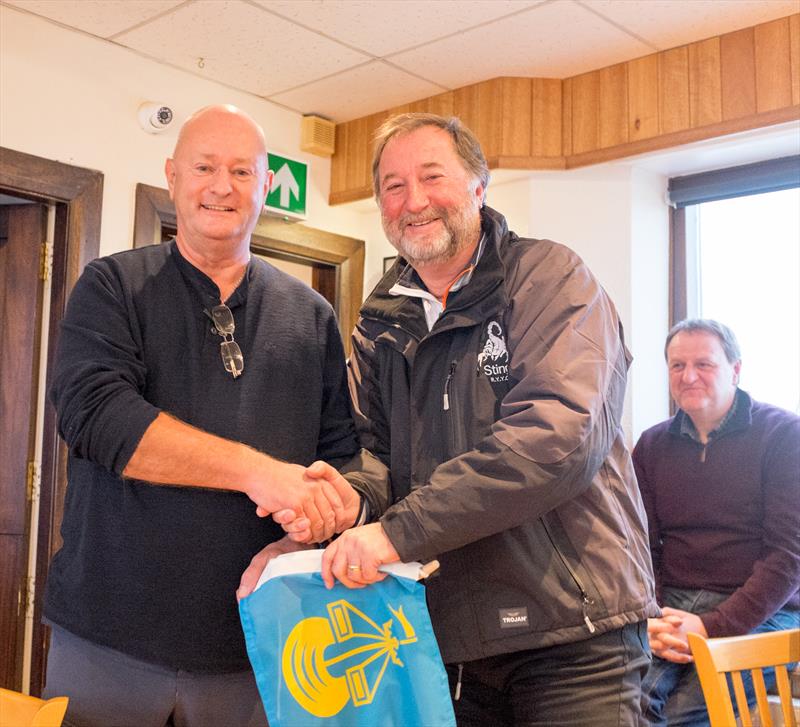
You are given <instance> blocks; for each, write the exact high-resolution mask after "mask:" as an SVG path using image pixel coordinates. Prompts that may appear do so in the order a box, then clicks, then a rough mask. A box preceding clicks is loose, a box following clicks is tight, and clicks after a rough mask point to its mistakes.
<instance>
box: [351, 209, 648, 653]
mask: <svg viewBox="0 0 800 727" xmlns="http://www.w3.org/2000/svg"><path fill="white" fill-rule="evenodd" d="M482 222H483V231H484V234H485V235H486V237H487V239H486V245H485V249H484V251H483V254H482V256H481V258H480V261H479V263H478V267H477V268H476V270H475V273H474V275H473V278H472V280H471V281H470V282H469V283H468V284H467V285H465V286H464V287H463V288H461V289H459V290H457V291H455V292H453V293H451V294H450V297H449V298H448V302H447V308H446V310H445V312H444V313H443V314H442V316H441V317H440V318H439V319H438V320H437V321H436V323H435V324H434V326H433V329H432V330H431V331H430V332H429V331H428V328H427V325H426V323H425V316H424V312H423V308H422V304H421V301H420V300H419V299H417V298H412V297H406V296H395V295H392V294H390V293H389V292H388V291H389V289H390V288H391V286H392V285H393V283H394V282H395V281H396V280H397V277H398V274H399V272H400V271H401V270H402V269H403V267H404V262H403V261H402V260H400V261H398V263H397V264H396V265H395V266H394V267H393V268H392V270H391V271H389V273H387V275H386V276H384V278H383V280H381V281H380V283H379V284H378V285H377V287H376V288H375V290H374V291H373V292H372V294H371V295H370V297H369V298H368V299H367V301H366V302H365V304H364V306H363V308H362V311H361V318H360V319H359V322H358V324H357V327H356V330H355V332H354V336H353V341H354V350H353V355H352V357H351V361H350V386H351V394H352V395H353V399H354V402H355V409H356V412H355V414H356V425H357V427H358V429H359V432H360V436H361V443H362V446H364V447H366V448H367V449H369V450H371V451H372V452H373V453H374V454H375V455H377V457H378V458H379V459H380V460H381V461H382V462H383V463H384V464H385V465H386V466H387V467H388V468H389V469H390V471H391V482H392V492H391V493H390V494H389V493H386V492H385V491H383V490H381V488H380V487H377V486H376V487H373V488H372V489H370V490H368V492H367V494H368V497H369V500H370V505H371V507H372V508H373V511H374V512H378V513H383V514H382V517H381V523H382V525H383V528H384V530H385V531H386V533H387V535H388V536H389V538H390V540H391V541H392V543H393V545H394V546H395V548H396V549H397V551H398V553H399V554H400V556H401V558H402V559H403V560H406V561H408V560H422V561H427V560H430V559H432V558H438V559H439V560H440V562H441V571H440V574H439V575H438V576H437V577H436V578H434V579H433V580H432V581H431V582H430V583H429V587H428V601H429V607H430V611H431V617H432V620H433V625H434V628H435V631H436V634H437V638H438V640H439V645H440V648H441V651H442V655H443V658H444V660H445V662H448V663H452V662H459V661H469V660H472V659H478V658H482V657H485V656H491V655H495V654H502V653H509V652H513V651H519V650H523V649H534V648H539V647H545V646H549V645H552V644H558V643H567V642H572V641H579V640H581V639H585V638H588V637H589V636H591V635H592V634H593V633H600V632H603V631H607V630H609V629H613V628H619V627H621V626H623V625H625V624H627V623H631V622H637V621H640V620H642V619H644V618H646V617H648V616H655V615H657V614H658V608H657V606H656V603H655V597H654V588H653V575H652V568H651V564H650V555H649V551H648V545H647V536H646V528H645V524H644V523H645V515H644V509H643V507H642V502H641V499H640V497H639V493H638V489H637V487H636V480H635V476H634V473H633V468H632V465H631V460H630V455H629V453H628V451H627V449H626V446H625V443H624V440H623V433H622V429H621V426H620V419H621V416H622V408H623V399H624V395H625V382H626V373H627V368H628V365H629V363H630V357H629V355H628V353H627V351H626V349H625V345H624V342H623V336H622V328H621V324H620V321H619V317H618V315H617V312H616V310H615V308H614V306H613V304H612V303H611V301H610V300H609V298H608V296H607V295H606V293H605V291H604V290H603V289H602V288H601V287H600V285H599V284H598V282H597V281H596V280H595V278H594V277H593V276H592V274H591V273H590V272H589V270H588V269H587V267H586V266H585V265H584V263H583V262H582V261H581V260H580V259H579V258H578V257H577V255H575V254H574V253H573V252H572V251H570V250H569V249H567V248H565V247H563V246H562V245H558V244H556V243H554V242H550V241H548V240H523V239H520V238H519V237H517V236H516V235H515V234H514V233H512V232H509V231H508V228H507V226H506V222H505V219H504V218H503V217H502V216H501V215H499V214H498V213H497V212H495V211H494V210H491V209H489V208H484V209H483V211H482Z"/></svg>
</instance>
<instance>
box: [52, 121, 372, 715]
mask: <svg viewBox="0 0 800 727" xmlns="http://www.w3.org/2000/svg"><path fill="white" fill-rule="evenodd" d="M166 173H167V182H168V184H169V189H170V194H171V196H172V199H173V200H174V202H175V209H176V215H177V228H178V232H177V237H176V239H175V240H173V241H171V242H169V243H165V244H163V245H154V246H150V247H147V248H144V249H139V250H131V251H127V252H122V253H118V254H116V255H112V256H110V257H106V258H101V259H99V260H95V261H93V262H91V263H90V264H89V265H88V266H87V267H86V270H85V271H84V273H83V275H82V276H81V278H80V280H79V281H78V283H77V284H76V286H75V289H74V291H73V293H72V296H71V298H70V302H69V306H68V309H67V312H66V316H65V318H64V323H63V328H62V331H61V336H60V342H59V354H58V363H57V366H56V374H55V381H54V385H53V388H52V398H53V401H54V403H55V405H56V408H57V410H58V422H59V428H60V431H61V434H62V436H63V437H64V439H65V441H66V443H67V445H68V447H69V452H70V455H69V484H68V488H67V495H66V502H65V507H64V520H63V524H62V534H63V539H64V543H63V547H62V548H61V550H60V551H59V552H58V553H56V555H55V557H54V559H53V563H52V565H51V568H50V574H49V578H48V583H47V593H46V597H45V606H44V613H45V618H46V619H47V620H48V622H49V623H50V624H51V625H52V627H53V638H52V643H51V649H50V653H49V657H48V672H47V686H46V693H47V694H48V695H55V694H67V695H68V696H69V697H70V704H69V710H68V713H67V721H68V722H69V723H70V724H73V725H97V726H98V727H107V726H108V725H115V726H116V727H124V726H126V725H130V726H135V727H143V726H145V725H152V726H153V727H160V726H161V725H165V724H167V723H169V724H173V723H174V724H184V725H188V726H189V727H192V725H197V726H198V727H207V726H208V725H226V726H227V725H230V726H231V727H233V726H235V725H256V724H262V725H263V724H265V721H266V720H265V717H264V712H263V708H262V706H261V702H260V699H259V697H258V693H257V690H256V686H255V680H254V679H253V674H252V671H251V670H250V665H249V662H248V660H247V655H246V653H245V647H244V639H243V637H242V631H241V626H240V623H239V617H238V612H237V608H236V599H235V597H234V591H235V589H236V586H237V584H238V579H239V574H240V573H241V572H242V569H243V568H244V566H245V565H246V563H247V562H248V561H249V560H250V558H251V557H252V555H253V553H255V552H256V551H257V550H258V549H259V548H261V547H262V546H263V545H264V542H273V545H272V550H273V551H275V550H282V549H284V550H285V549H287V548H288V549H291V548H293V547H294V546H293V545H292V544H291V543H290V542H289V541H288V540H286V539H281V536H282V534H283V533H282V531H281V529H280V527H279V526H278V525H277V524H276V523H275V522H273V521H272V519H267V518H264V517H258V515H257V512H256V508H258V511H259V514H260V515H262V516H263V515H266V514H269V513H275V512H277V511H293V512H294V513H296V514H297V515H298V516H302V518H303V521H304V522H308V523H309V524H310V527H311V529H312V530H314V531H316V532H315V533H314V537H315V539H320V538H325V537H329V536H330V535H331V534H332V533H333V532H334V531H335V530H337V529H342V528H343V527H344V526H345V524H352V523H353V521H354V519H355V514H356V512H357V510H358V504H359V498H358V496H357V495H356V494H355V492H354V491H353V490H352V489H351V488H350V486H349V485H348V484H347V483H346V482H344V481H343V480H341V479H340V478H335V479H334V483H333V484H330V483H327V482H326V481H325V480H317V479H314V478H313V477H311V476H309V475H308V474H307V472H306V470H305V467H304V466H303V465H310V464H311V463H312V462H313V461H314V460H317V459H323V460H326V461H328V462H330V463H331V465H334V466H337V467H341V466H343V465H345V464H346V463H347V462H348V461H349V460H350V459H351V458H352V457H353V456H354V455H355V454H356V453H357V451H358V447H357V443H356V435H355V431H354V428H353V422H352V416H351V412H350V407H349V402H348V400H347V392H346V389H345V366H344V357H343V351H342V345H341V341H340V339H339V335H338V331H337V326H336V322H335V320H334V315H333V311H332V310H331V307H330V306H329V305H328V304H327V303H326V302H325V301H324V300H323V299H322V298H321V297H320V296H319V295H317V294H316V293H314V292H313V291H311V290H310V289H308V288H307V287H306V286H304V285H303V284H301V283H300V282H298V281H296V280H294V279H292V278H290V277H289V276H287V275H285V274H283V273H281V272H279V271H278V270H276V269H275V268H273V267H272V266H270V265H268V264H266V263H265V262H264V261H262V260H259V259H256V258H251V256H250V235H251V233H252V231H253V228H254V227H255V225H256V222H257V221H258V216H259V212H260V210H261V207H262V205H263V201H264V199H265V197H266V193H267V189H268V187H269V181H270V178H271V172H269V171H268V169H267V159H266V151H265V144H264V136H263V132H262V131H261V129H260V128H259V127H258V126H257V125H256V123H255V122H254V121H253V120H252V119H251V118H250V117H248V116H247V115H246V114H244V113H242V112H241V111H239V110H238V109H235V108H233V107H228V106H220V107H210V108H206V109H203V110H201V111H199V112H198V113H196V114H195V115H194V116H192V117H191V118H190V119H189V121H188V122H187V123H186V124H185V125H184V127H183V128H182V130H181V132H180V136H179V138H178V142H177V145H176V147H175V152H174V155H173V158H172V159H170V160H168V161H167V166H166ZM300 392H302V393H300ZM290 463H293V464H290Z"/></svg>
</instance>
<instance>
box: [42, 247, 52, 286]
mask: <svg viewBox="0 0 800 727" xmlns="http://www.w3.org/2000/svg"><path fill="white" fill-rule="evenodd" d="M39 258H40V259H39V277H40V278H41V279H42V280H44V281H45V282H47V281H48V280H50V275H51V274H52V273H53V243H52V241H50V240H45V241H44V242H43V243H42V249H41V252H40V253H39Z"/></svg>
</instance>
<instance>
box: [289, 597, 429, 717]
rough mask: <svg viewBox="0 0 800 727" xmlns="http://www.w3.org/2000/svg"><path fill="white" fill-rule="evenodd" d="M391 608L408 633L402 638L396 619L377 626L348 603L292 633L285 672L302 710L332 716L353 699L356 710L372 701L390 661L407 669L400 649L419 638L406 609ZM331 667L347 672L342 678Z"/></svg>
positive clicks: (332, 605)
mask: <svg viewBox="0 0 800 727" xmlns="http://www.w3.org/2000/svg"><path fill="white" fill-rule="evenodd" d="M389 610H390V611H391V612H392V615H393V616H394V617H395V618H396V619H397V621H398V622H399V624H400V626H401V627H402V629H403V634H404V637H403V638H402V639H400V638H398V637H397V636H393V635H392V624H393V620H394V619H389V620H388V621H386V622H385V623H384V624H383V626H378V624H376V623H375V622H374V621H373V620H372V619H371V618H370V617H369V616H367V615H366V614H365V613H364V612H363V611H360V610H359V609H357V608H356V607H355V606H353V605H352V604H350V603H348V602H347V601H345V600H344V599H341V600H339V601H334V602H333V603H329V604H328V618H323V617H321V616H312V617H309V618H305V619H303V620H302V621H300V622H299V623H298V624H297V625H296V626H295V627H294V628H293V629H292V631H291V633H290V634H289V637H288V638H287V639H286V643H285V644H284V646H283V654H282V656H281V670H282V672H283V678H284V681H285V682H286V686H287V687H288V689H289V692H290V693H291V695H292V696H293V697H294V698H295V700H297V703H298V704H299V705H300V706H301V707H302V708H303V709H305V710H306V711H307V712H309V713H311V714H313V715H314V716H315V717H330V716H332V715H334V714H337V713H338V712H340V711H341V710H342V709H343V708H344V707H345V705H346V704H347V702H348V701H349V700H351V699H352V700H353V704H354V705H355V706H356V707H361V706H362V705H365V704H370V703H371V702H372V700H373V699H374V698H375V693H376V692H377V690H378V687H379V686H380V683H381V679H383V675H384V673H385V672H386V668H387V666H388V665H389V662H390V661H391V662H392V664H395V665H396V666H399V667H402V666H403V662H402V661H401V660H400V659H399V658H398V656H397V650H398V649H399V647H400V646H405V645H407V644H413V643H414V642H415V641H416V640H417V635H416V632H415V631H414V627H413V626H412V625H411V623H410V622H409V620H408V619H407V618H406V616H405V614H404V613H403V607H402V606H401V607H400V608H398V609H396V610H395V609H394V608H392V607H391V606H389ZM341 645H344V646H341ZM347 646H350V647H351V648H349V649H348V648H346V647H347ZM326 652H328V653H326ZM348 664H350V665H349V666H348ZM331 668H333V669H334V670H335V671H337V670H338V671H340V672H341V671H342V669H343V675H342V676H337V675H335V674H332V673H331Z"/></svg>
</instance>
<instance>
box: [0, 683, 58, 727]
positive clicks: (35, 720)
mask: <svg viewBox="0 0 800 727" xmlns="http://www.w3.org/2000/svg"><path fill="white" fill-rule="evenodd" d="M68 703H69V699H68V698H67V697H53V698H52V699H46V700H45V699H39V698H38V697H30V696H28V695H27V694H20V693H19V692H12V691H11V690H9V689H3V688H0V727H61V722H62V721H63V720H64V715H65V714H66V711H67V704H68Z"/></svg>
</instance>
